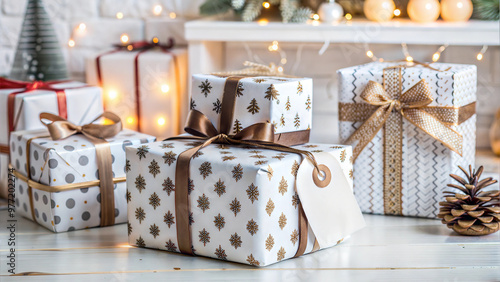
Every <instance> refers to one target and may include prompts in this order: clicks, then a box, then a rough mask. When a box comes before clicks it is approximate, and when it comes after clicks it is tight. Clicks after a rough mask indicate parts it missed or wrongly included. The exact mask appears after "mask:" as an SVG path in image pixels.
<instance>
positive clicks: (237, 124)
mask: <svg viewBox="0 0 500 282" xmlns="http://www.w3.org/2000/svg"><path fill="white" fill-rule="evenodd" d="M242 129H243V127H242V126H241V122H240V121H239V120H238V119H236V120H235V121H234V126H233V133H234V134H237V133H240V131H241V130H242Z"/></svg>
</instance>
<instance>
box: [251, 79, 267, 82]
mask: <svg viewBox="0 0 500 282" xmlns="http://www.w3.org/2000/svg"><path fill="white" fill-rule="evenodd" d="M253 81H254V82H255V83H262V82H265V81H266V80H265V79H264V78H254V79H253Z"/></svg>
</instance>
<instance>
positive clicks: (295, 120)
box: [293, 113, 300, 128]
mask: <svg viewBox="0 0 500 282" xmlns="http://www.w3.org/2000/svg"><path fill="white" fill-rule="evenodd" d="M293 125H294V126H295V128H299V127H300V117H299V113H297V114H296V115H295V119H294V120H293Z"/></svg>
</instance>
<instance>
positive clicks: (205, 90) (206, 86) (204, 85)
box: [198, 79, 212, 97]
mask: <svg viewBox="0 0 500 282" xmlns="http://www.w3.org/2000/svg"><path fill="white" fill-rule="evenodd" d="M198 88H200V89H201V93H202V94H203V95H205V97H207V96H208V94H209V93H210V90H211V89H212V85H210V82H209V81H208V79H205V81H202V82H201V84H200V85H198Z"/></svg>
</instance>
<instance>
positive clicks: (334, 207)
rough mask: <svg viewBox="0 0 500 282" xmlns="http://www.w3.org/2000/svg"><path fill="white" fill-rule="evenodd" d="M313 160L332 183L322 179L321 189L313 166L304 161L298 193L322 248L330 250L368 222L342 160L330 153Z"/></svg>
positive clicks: (322, 154)
mask: <svg viewBox="0 0 500 282" xmlns="http://www.w3.org/2000/svg"><path fill="white" fill-rule="evenodd" d="M314 157H315V158H316V161H317V163H318V164H319V165H320V169H321V170H325V171H324V172H325V176H326V178H327V179H328V177H331V178H330V179H331V181H330V182H329V183H328V181H322V180H323V178H322V177H319V178H317V179H316V183H317V184H318V185H319V186H324V187H323V188H321V187H318V186H317V185H316V184H315V180H314V179H313V173H315V172H313V170H314V167H313V165H312V164H311V162H310V161H309V160H308V159H306V158H304V160H303V161H302V164H301V165H300V168H299V171H298V173H297V193H298V194H299V198H300V202H301V203H302V207H303V209H304V212H305V214H306V216H307V220H308V221H309V224H310V226H311V229H312V231H313V232H314V235H315V236H316V240H318V243H319V245H320V247H328V246H333V245H335V244H336V243H337V241H339V240H341V239H343V238H345V237H347V236H348V235H350V234H352V233H353V232H355V231H357V230H359V229H361V228H363V227H364V226H365V221H364V219H363V215H362V214H361V210H360V208H359V206H358V203H357V202H356V199H355V198H354V194H353V193H352V189H351V188H350V185H349V183H348V181H347V179H346V176H345V175H344V173H343V171H342V168H341V167H340V163H339V161H338V160H337V159H335V158H334V157H333V156H332V155H330V154H328V153H317V154H314ZM325 185H326V186H325Z"/></svg>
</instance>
